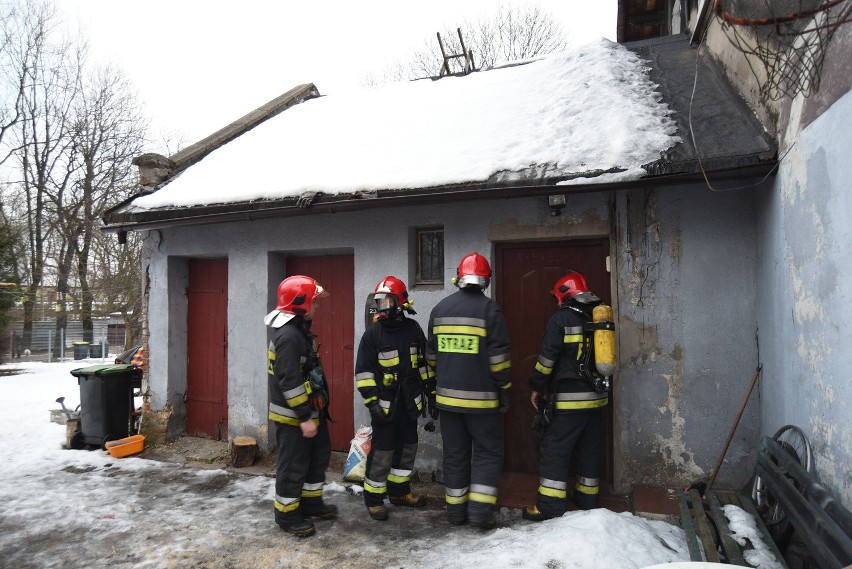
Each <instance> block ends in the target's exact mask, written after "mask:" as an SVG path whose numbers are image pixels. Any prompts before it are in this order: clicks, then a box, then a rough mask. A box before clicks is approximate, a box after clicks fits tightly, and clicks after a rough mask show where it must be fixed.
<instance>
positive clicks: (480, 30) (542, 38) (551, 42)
mask: <svg viewBox="0 0 852 569" xmlns="http://www.w3.org/2000/svg"><path fill="white" fill-rule="evenodd" d="M459 29H460V30H461V33H462V37H463V38H464V42H465V47H466V48H467V49H468V50H470V52H471V53H472V55H473V61H474V65H475V67H476V69H482V68H486V67H491V66H493V65H495V64H497V63H501V62H506V61H518V60H522V59H529V58H532V57H536V56H540V55H545V54H548V53H555V52H558V51H563V50H565V49H567V48H568V45H569V42H568V36H567V35H566V33H565V31H564V30H563V28H562V26H560V25H559V23H558V22H556V20H554V18H553V16H552V15H551V14H550V13H549V12H546V11H544V10H543V9H541V8H540V7H539V6H537V5H535V4H524V5H521V6H518V5H501V6H499V8H498V9H497V11H496V12H495V13H494V14H493V15H492V16H486V17H482V18H479V19H477V20H475V21H473V22H469V21H465V22H463V23H461V24H460V25H458V26H448V27H446V28H445V29H444V30H442V31H441V32H440V35H441V40H442V42H443V44H444V51H445V52H446V53H447V54H448V55H449V54H460V53H463V50H462V46H461V43H460V40H459V36H458V32H457V30H459ZM443 64H444V59H443V56H442V54H441V48H440V46H439V45H438V38H437V35H436V36H435V37H433V38H431V39H429V40H427V42H426V47H425V48H423V49H421V50H418V51H416V52H415V53H414V54H413V55H412V56H411V58H410V59H409V60H407V61H404V62H395V63H392V64H390V65H389V66H388V67H386V68H385V70H384V73H383V74H382V77H383V79H384V80H385V82H390V81H401V80H405V79H422V78H425V77H437V76H438V75H439V74H440V71H441V67H442V65H443ZM450 65H451V68H450V72H451V73H455V72H459V71H461V68H462V63H461V60H458V59H456V60H453V61H452V62H451V63H450ZM364 82H365V83H366V84H370V85H375V84H377V83H379V81H377V80H376V79H375V78H373V77H368V78H367V79H366V80H365V81H364Z"/></svg>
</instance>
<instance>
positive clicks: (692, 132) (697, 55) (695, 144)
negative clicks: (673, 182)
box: [688, 11, 796, 192]
mask: <svg viewBox="0 0 852 569" xmlns="http://www.w3.org/2000/svg"><path fill="white" fill-rule="evenodd" d="M702 15H703V14H701V13H700V11H699V15H698V21H697V22H696V24H695V25H696V27H699V26H700V24H701V18H702ZM709 29H710V25H709V24H708V25H706V26H704V28H703V29H702V32H701V37H700V38H698V46H697V47H696V49H695V71H694V78H693V82H692V94H691V95H690V96H689V116H688V119H689V136H690V137H691V138H692V146H693V147H694V148H695V157H696V158H697V159H698V167H699V168H700V169H701V175H702V176H703V177H704V183H705V184H706V185H707V188H708V189H709V190H710V191H712V192H731V191H734V190H745V189H748V188H754V187H757V186H760V185H762V184H763V183H764V182H765V181H766V180H767V179H768V178H769V177H770V176H772V175H774V174H775V172H776V171H777V170H778V166H779V165H780V164H781V161H782V160H784V157H786V156H787V154H789V152H790V151H791V150H792V149H793V147H794V146H795V145H796V143H795V142H793V144H791V145H790V147H789V148H788V149H787V151H786V152H784V154H783V155H782V156H781V158H779V159H778V160H777V161H776V162H775V165H774V166H773V167H772V168H771V169H770V170H769V172H767V173H766V175H765V176H763V178H761V179H760V180H759V181H757V182H755V183H753V184H746V185H743V186H736V187H733V188H724V189H722V188H714V187H713V184H712V183H710V178H709V177H708V176H707V171H706V170H705V169H704V163H703V161H702V160H701V151H700V149H699V148H698V142H697V141H696V139H695V130H694V128H693V126H692V104H693V101H694V100H695V92H696V90H697V88H698V61H699V60H700V59H701V57H702V50H703V49H704V44H705V40H706V38H707V32H708V30H709Z"/></svg>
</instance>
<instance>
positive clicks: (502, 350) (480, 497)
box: [428, 253, 512, 529]
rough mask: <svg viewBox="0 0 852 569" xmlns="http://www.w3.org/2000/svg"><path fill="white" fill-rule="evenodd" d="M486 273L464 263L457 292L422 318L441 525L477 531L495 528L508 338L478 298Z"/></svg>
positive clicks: (481, 265) (469, 258)
mask: <svg viewBox="0 0 852 569" xmlns="http://www.w3.org/2000/svg"><path fill="white" fill-rule="evenodd" d="M490 282H491V266H490V265H489V264H488V260H487V259H486V258H485V257H483V256H482V255H480V254H478V253H471V254H469V255H466V256H465V257H464V258H463V259H462V260H461V262H460V263H459V266H458V270H457V276H456V279H455V280H454V283H455V284H456V286H458V287H459V289H460V290H459V291H458V292H456V293H454V294H452V295H450V296H448V297H447V298H445V299H443V300H442V301H441V302H439V303H438V304H437V305H436V306H435V308H434V309H433V310H432V314H431V315H430V317H429V343H428V358H429V360H430V362H434V366H433V367H434V369H435V373H436V376H437V390H436V391H437V395H436V401H437V406H438V409H440V411H441V439H442V442H443V447H444V463H443V468H444V486H445V499H446V503H447V517H448V519H449V521H450V523H452V524H456V525H459V524H463V523H467V522H470V524H471V525H475V526H478V527H480V528H483V529H491V528H493V527H494V526H495V525H496V519H495V516H494V507H495V506H496V504H497V489H498V487H499V484H500V472H501V470H502V468H503V430H502V421H501V417H500V412H506V411H507V410H508V408H509V387H511V383H510V376H509V372H510V367H511V365H512V362H511V357H510V354H509V330H508V328H507V326H506V320H505V318H504V317H503V312H502V311H501V310H500V308H499V307H498V306H497V303H495V302H494V301H493V300H491V299H490V298H489V297H487V296H485V289H486V288H487V287H488V285H489V283H490Z"/></svg>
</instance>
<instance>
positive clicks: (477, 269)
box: [455, 253, 491, 290]
mask: <svg viewBox="0 0 852 569" xmlns="http://www.w3.org/2000/svg"><path fill="white" fill-rule="evenodd" d="M456 275H457V277H456V283H455V284H456V286H457V287H459V288H465V287H469V286H478V287H479V288H481V289H483V290H484V289H486V288H487V287H488V284H489V283H490V282H491V265H490V264H488V259H486V258H485V257H483V256H482V255H480V254H479V253H471V254H470V255H465V256H464V257H463V258H462V260H461V262H460V263H459V268H458V269H457V270H456Z"/></svg>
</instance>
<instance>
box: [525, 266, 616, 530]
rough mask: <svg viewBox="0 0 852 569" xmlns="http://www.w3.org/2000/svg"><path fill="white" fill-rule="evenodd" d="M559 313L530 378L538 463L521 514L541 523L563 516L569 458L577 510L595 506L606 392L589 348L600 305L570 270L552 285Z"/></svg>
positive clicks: (598, 484)
mask: <svg viewBox="0 0 852 569" xmlns="http://www.w3.org/2000/svg"><path fill="white" fill-rule="evenodd" d="M553 295H554V296H555V297H556V302H557V305H558V307H559V308H558V309H557V311H556V312H555V313H554V314H553V316H551V318H550V320H549V321H548V322H547V327H546V329H545V333H544V338H543V339H542V341H541V348H540V350H539V356H538V361H537V362H536V365H535V369H534V371H533V374H532V376H531V377H530V380H529V386H530V390H531V396H530V401H531V402H532V405H533V407H534V408H535V409H536V411H537V413H538V414H537V416H536V418H535V419H536V422H537V423H536V424H537V426H538V429H536V430H537V434H539V436H540V438H541V445H540V450H541V462H540V465H539V487H538V495H537V497H536V504H535V505H533V506H528V507H527V508H525V509H524V511H523V512H522V516H523V517H524V518H525V519H527V520H533V521H542V520H546V519H549V518H555V517H558V516H561V515H562V514H564V513H565V511H566V510H567V506H568V482H567V478H568V473H569V465H570V463H571V458H572V455H575V456H574V458H575V464H576V470H575V472H574V475H575V481H576V483H575V486H574V494H573V498H574V502H575V503H576V504H577V506H578V507H579V508H580V509H583V510H589V509H592V508H595V507H597V504H598V489H599V487H600V481H599V476H600V453H601V446H602V444H603V427H602V420H601V414H602V413H603V408H604V407H605V406H606V405H607V403H608V402H609V398H608V393H607V391H606V390H605V389H601V388H600V387H599V385H598V384H596V383H595V382H594V379H595V378H594V377H592V370H591V369H590V368H591V367H593V365H594V364H593V363H592V357H593V352H592V350H593V347H594V344H593V343H592V342H591V341H590V338H591V332H590V327H589V324H590V322H592V309H593V308H594V307H595V306H596V305H597V304H599V303H600V299H599V298H598V297H597V296H595V295H594V294H593V293H592V292H591V291H590V290H589V287H588V286H587V285H586V279H585V278H584V277H583V275H581V274H580V273H578V272H576V271H570V272H569V273H568V274H566V275H565V276H563V277H562V278H561V279H559V280H558V281H556V284H555V285H554V286H553Z"/></svg>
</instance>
